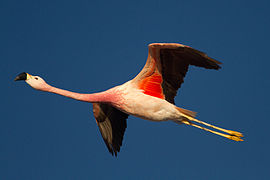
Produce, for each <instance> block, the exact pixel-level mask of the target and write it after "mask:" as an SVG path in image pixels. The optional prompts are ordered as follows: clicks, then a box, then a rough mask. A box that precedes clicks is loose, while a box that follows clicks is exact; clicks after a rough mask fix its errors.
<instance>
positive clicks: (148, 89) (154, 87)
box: [139, 72, 164, 99]
mask: <svg viewBox="0 0 270 180" xmlns="http://www.w3.org/2000/svg"><path fill="white" fill-rule="evenodd" d="M161 83H162V76H161V75H160V74H159V73H157V72H155V73H153V74H152V75H151V76H149V77H147V78H144V79H143V80H141V82H140V83H139V88H140V89H142V90H144V92H143V93H144V94H147V95H150V96H154V97H157V98H161V99H164V94H163V91H162V87H161Z"/></svg>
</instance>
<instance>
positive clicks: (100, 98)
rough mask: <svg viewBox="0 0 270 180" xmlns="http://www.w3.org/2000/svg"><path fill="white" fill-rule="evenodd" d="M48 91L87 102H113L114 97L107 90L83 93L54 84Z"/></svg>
mask: <svg viewBox="0 0 270 180" xmlns="http://www.w3.org/2000/svg"><path fill="white" fill-rule="evenodd" d="M47 91H48V92H51V93H55V94H59V95H62V96H66V97H69V98H72V99H76V100H78V101H85V102H111V101H112V97H113V94H112V93H110V92H107V91H105V92H101V93H93V94H81V93H75V92H71V91H67V90H64V89H59V88H56V87H53V86H51V87H50V88H49V89H48V90H47Z"/></svg>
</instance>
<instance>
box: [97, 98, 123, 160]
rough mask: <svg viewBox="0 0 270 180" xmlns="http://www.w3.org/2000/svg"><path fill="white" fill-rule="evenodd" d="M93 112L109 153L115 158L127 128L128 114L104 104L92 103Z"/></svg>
mask: <svg viewBox="0 0 270 180" xmlns="http://www.w3.org/2000/svg"><path fill="white" fill-rule="evenodd" d="M93 112H94V116H95V118H96V122H97V125H98V127H99V131H100V133H101V135H102V138H103V140H104V142H105V144H106V146H107V148H108V150H109V152H110V153H111V154H112V155H115V156H117V152H119V151H120V147H121V146H122V141H123V137H124V133H125V130H126V127H127V121H126V119H127V118H128V114H126V113H123V112H121V111H119V110H118V109H116V108H114V107H113V106H111V105H109V104H105V103H93Z"/></svg>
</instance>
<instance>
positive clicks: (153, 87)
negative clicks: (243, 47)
mask: <svg viewBox="0 0 270 180" xmlns="http://www.w3.org/2000/svg"><path fill="white" fill-rule="evenodd" d="M148 48H149V53H148V58H147V61H146V64H145V66H144V68H143V69H142V71H141V72H140V73H139V74H138V75H137V76H136V77H135V78H134V79H133V82H134V83H136V84H137V87H138V88H139V89H142V90H143V92H144V93H145V94H148V95H151V96H154V97H158V98H162V99H166V100H167V101H169V102H170V103H173V104H174V97H175V96H176V94H177V90H178V89H179V88H180V87H181V84H182V83H183V82H184V77H185V75H186V73H187V71H188V67H189V65H194V66H198V67H203V68H206V69H216V70H217V69H219V68H220V66H219V64H221V63H220V62H218V61H216V60H214V59H212V58H210V57H208V56H207V55H206V54H205V53H203V52H201V51H198V50H196V49H193V48H191V47H189V46H185V45H182V44H177V43H153V44H150V45H149V46H148Z"/></svg>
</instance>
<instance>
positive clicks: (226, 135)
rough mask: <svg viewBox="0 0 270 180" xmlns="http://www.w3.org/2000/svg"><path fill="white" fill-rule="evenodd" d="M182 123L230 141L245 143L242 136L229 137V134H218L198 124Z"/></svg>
mask: <svg viewBox="0 0 270 180" xmlns="http://www.w3.org/2000/svg"><path fill="white" fill-rule="evenodd" d="M182 123H184V124H187V125H191V126H194V127H196V128H199V129H202V130H205V131H208V132H211V133H214V134H217V135H219V136H223V137H225V138H228V139H231V140H234V141H243V139H241V137H242V136H241V137H240V136H236V135H232V134H231V135H228V134H223V133H220V132H217V131H213V130H210V129H207V128H204V127H201V126H199V125H197V124H193V123H192V122H190V121H187V120H183V121H182Z"/></svg>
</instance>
